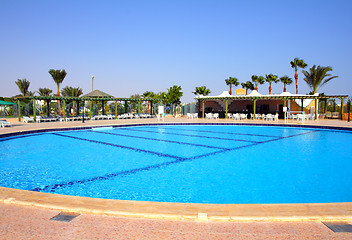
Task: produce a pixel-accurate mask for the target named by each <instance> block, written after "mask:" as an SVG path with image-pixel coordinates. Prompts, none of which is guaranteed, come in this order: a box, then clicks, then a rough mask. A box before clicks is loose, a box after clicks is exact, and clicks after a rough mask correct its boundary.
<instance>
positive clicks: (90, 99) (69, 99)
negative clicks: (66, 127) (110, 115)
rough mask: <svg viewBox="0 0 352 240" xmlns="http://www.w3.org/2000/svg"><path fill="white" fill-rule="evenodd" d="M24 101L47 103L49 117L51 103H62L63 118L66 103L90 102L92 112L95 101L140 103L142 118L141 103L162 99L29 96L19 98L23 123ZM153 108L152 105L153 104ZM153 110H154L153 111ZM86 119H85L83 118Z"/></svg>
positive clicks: (34, 104) (19, 116)
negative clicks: (22, 103)
mask: <svg viewBox="0 0 352 240" xmlns="http://www.w3.org/2000/svg"><path fill="white" fill-rule="evenodd" d="M22 99H29V100H44V101H46V102H47V103H48V104H47V107H48V115H49V112H50V111H49V103H50V101H52V100H58V101H60V102H61V103H62V110H63V111H62V113H63V117H66V111H65V109H66V107H65V105H66V103H67V102H72V101H76V102H83V105H84V104H85V102H86V101H88V102H90V108H91V110H92V102H93V101H102V102H105V101H106V102H108V101H115V104H117V102H118V101H125V102H137V103H138V115H139V117H140V104H141V102H145V101H147V102H150V103H153V102H157V101H162V100H161V99H154V98H115V97H113V96H111V97H108V96H101V97H94V96H93V97H90V96H83V97H62V96H60V97H58V96H50V97H44V96H28V97H17V98H16V100H17V105H18V121H21V109H20V101H21V100H22ZM151 106H152V104H151ZM33 109H36V101H33ZM151 110H152V109H151ZM33 114H34V120H36V111H33ZM83 114H84V112H83ZM90 117H92V111H90ZM115 117H117V107H115ZM82 119H84V118H82ZM82 121H83V120H82Z"/></svg>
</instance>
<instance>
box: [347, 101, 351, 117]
mask: <svg viewBox="0 0 352 240" xmlns="http://www.w3.org/2000/svg"><path fill="white" fill-rule="evenodd" d="M350 108H351V98H349V99H348V101H347V114H348V120H347V121H348V122H350Z"/></svg>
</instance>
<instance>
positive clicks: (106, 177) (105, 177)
mask: <svg viewBox="0 0 352 240" xmlns="http://www.w3.org/2000/svg"><path fill="white" fill-rule="evenodd" d="M314 132H316V131H309V132H304V133H299V134H295V135H290V136H285V137H280V138H277V139H272V140H267V141H263V142H257V143H253V144H248V145H244V146H240V147H236V148H233V149H226V150H221V151H217V152H213V153H207V154H203V155H199V156H194V157H190V158H178V159H176V160H174V161H170V162H164V163H159V164H155V165H150V166H147V167H143V168H136V169H132V170H126V171H120V172H116V173H110V174H106V175H103V176H97V177H91V178H86V179H82V180H73V181H70V182H63V183H58V184H53V185H47V186H45V187H43V188H40V187H37V188H34V189H32V190H31V191H36V192H42V191H48V190H49V191H50V192H55V189H57V188H64V187H67V186H72V185H74V184H83V183H87V182H94V181H104V180H109V179H111V178H114V177H122V176H127V175H132V174H136V173H139V172H142V171H149V170H152V169H159V168H162V167H167V166H169V165H172V164H177V163H182V162H186V161H193V160H195V159H199V158H203V157H209V156H212V155H216V154H219V153H225V152H230V151H235V150H239V149H244V148H249V147H253V146H257V145H260V144H265V143H269V142H273V141H279V140H283V139H287V138H292V137H298V136H301V135H305V134H310V133H314Z"/></svg>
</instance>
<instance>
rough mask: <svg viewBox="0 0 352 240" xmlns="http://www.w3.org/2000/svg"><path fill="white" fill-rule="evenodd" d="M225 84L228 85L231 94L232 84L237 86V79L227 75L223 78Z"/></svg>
mask: <svg viewBox="0 0 352 240" xmlns="http://www.w3.org/2000/svg"><path fill="white" fill-rule="evenodd" d="M225 82H226V85H230V92H229V93H230V95H232V85H235V86H238V84H240V83H239V81H238V79H237V78H233V77H229V78H228V79H225Z"/></svg>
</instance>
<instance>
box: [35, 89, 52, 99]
mask: <svg viewBox="0 0 352 240" xmlns="http://www.w3.org/2000/svg"><path fill="white" fill-rule="evenodd" d="M52 92H53V90H51V89H49V88H39V89H38V94H39V96H43V97H49V96H50V94H51V93H52Z"/></svg>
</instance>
